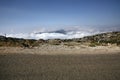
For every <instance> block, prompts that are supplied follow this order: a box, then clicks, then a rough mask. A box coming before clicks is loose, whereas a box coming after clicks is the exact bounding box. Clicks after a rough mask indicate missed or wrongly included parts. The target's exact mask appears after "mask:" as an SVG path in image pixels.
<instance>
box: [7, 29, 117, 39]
mask: <svg viewBox="0 0 120 80" xmlns="http://www.w3.org/2000/svg"><path fill="white" fill-rule="evenodd" d="M118 29H119V27H117V29H116V28H114V27H112V28H110V27H109V28H79V27H74V28H66V29H58V30H49V31H48V30H44V31H41V32H40V31H38V32H37V31H33V33H17V34H7V35H6V36H7V37H15V38H25V39H72V38H82V37H84V36H89V35H94V34H98V33H103V32H110V31H116V30H118Z"/></svg>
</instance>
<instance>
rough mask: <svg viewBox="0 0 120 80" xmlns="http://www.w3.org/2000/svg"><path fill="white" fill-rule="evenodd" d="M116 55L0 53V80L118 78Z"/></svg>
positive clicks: (118, 58) (119, 65)
mask: <svg viewBox="0 0 120 80" xmlns="http://www.w3.org/2000/svg"><path fill="white" fill-rule="evenodd" d="M119 79H120V54H99V55H97V54H92V55H89V54H82V55H80V54H79V55H36V54H1V55H0V80H119Z"/></svg>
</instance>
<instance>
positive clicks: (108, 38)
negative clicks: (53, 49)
mask: <svg viewBox="0 0 120 80" xmlns="http://www.w3.org/2000/svg"><path fill="white" fill-rule="evenodd" d="M82 43H90V44H89V45H88V46H91V47H95V46H103V45H104V46H107V45H108V44H116V45H117V46H120V32H108V33H102V34H97V35H93V36H86V37H83V38H77V39H62V40H61V39H49V40H43V39H40V40H34V39H18V38H11V37H4V36H0V46H12V47H35V46H39V45H43V44H50V45H61V44H64V45H67V46H74V45H80V44H82Z"/></svg>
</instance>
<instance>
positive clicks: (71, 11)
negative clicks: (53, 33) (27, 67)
mask: <svg viewBox="0 0 120 80" xmlns="http://www.w3.org/2000/svg"><path fill="white" fill-rule="evenodd" d="M119 25H120V0H0V33H30V32H32V31H35V30H37V31H39V30H44V29H48V30H49V29H57V28H66V27H73V28H74V27H75V26H79V27H84V28H85V29H88V28H89V27H90V26H94V27H98V26H102V28H104V27H106V26H110V27H111V26H113V28H114V26H117V27H120V26H119Z"/></svg>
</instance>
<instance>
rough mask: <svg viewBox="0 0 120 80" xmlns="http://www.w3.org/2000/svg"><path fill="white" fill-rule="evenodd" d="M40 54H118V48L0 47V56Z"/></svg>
mask: <svg viewBox="0 0 120 80" xmlns="http://www.w3.org/2000/svg"><path fill="white" fill-rule="evenodd" d="M5 53H9V54H14V53H17V54H19V53H20V54H40V55H59V54H73V55H74V54H115V53H120V47H118V46H96V47H88V46H84V45H81V46H63V45H41V46H39V47H33V48H22V47H0V54H5Z"/></svg>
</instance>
